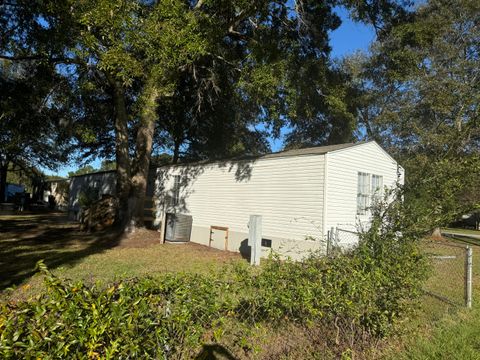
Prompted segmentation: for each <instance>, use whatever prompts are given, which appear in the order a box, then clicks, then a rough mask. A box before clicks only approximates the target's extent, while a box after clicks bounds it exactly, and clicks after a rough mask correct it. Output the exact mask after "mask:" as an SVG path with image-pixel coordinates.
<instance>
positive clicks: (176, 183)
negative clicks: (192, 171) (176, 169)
mask: <svg viewBox="0 0 480 360" xmlns="http://www.w3.org/2000/svg"><path fill="white" fill-rule="evenodd" d="M179 202H180V175H175V176H174V177H173V191H172V205H173V206H176V205H178V203H179Z"/></svg>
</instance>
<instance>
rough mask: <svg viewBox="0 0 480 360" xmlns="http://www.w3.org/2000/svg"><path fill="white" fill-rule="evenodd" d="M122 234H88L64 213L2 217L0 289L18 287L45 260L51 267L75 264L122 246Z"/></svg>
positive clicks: (114, 232)
mask: <svg viewBox="0 0 480 360" xmlns="http://www.w3.org/2000/svg"><path fill="white" fill-rule="evenodd" d="M120 238H121V233H120V232H119V231H117V230H111V229H109V230H105V231H99V232H95V233H86V232H82V231H80V230H79V226H78V224H76V223H71V222H68V221H67V219H66V217H65V216H64V215H63V214H60V213H42V214H34V213H22V214H11V215H0V290H3V289H5V288H8V287H11V286H14V285H18V284H20V283H21V282H23V281H24V280H26V279H27V278H29V277H31V276H32V275H33V274H34V273H35V265H36V263H37V262H38V261H39V260H44V262H45V264H46V265H47V266H48V267H49V268H56V267H58V266H61V265H70V266H71V265H74V264H75V263H77V262H79V261H80V260H81V259H83V258H84V257H87V256H89V255H92V254H95V253H99V252H102V251H104V250H106V249H110V248H112V247H115V246H116V245H118V244H119V242H120Z"/></svg>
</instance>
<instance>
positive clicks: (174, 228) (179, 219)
mask: <svg viewBox="0 0 480 360" xmlns="http://www.w3.org/2000/svg"><path fill="white" fill-rule="evenodd" d="M192 222H193V218H192V216H190V215H183V214H174V213H167V216H166V219H165V241H169V242H188V241H190V233H191V232H192Z"/></svg>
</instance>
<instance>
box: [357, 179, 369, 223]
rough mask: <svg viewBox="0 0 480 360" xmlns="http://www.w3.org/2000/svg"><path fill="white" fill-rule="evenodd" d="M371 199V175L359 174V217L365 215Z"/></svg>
mask: <svg viewBox="0 0 480 360" xmlns="http://www.w3.org/2000/svg"><path fill="white" fill-rule="evenodd" d="M369 198H370V174H367V173H363V172H359V173H358V187H357V215H365V214H366V213H367V208H368V205H369Z"/></svg>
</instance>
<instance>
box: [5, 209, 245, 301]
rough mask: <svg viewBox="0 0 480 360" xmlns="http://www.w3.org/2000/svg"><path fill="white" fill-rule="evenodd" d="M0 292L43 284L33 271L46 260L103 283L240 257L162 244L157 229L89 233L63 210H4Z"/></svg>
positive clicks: (20, 294)
mask: <svg viewBox="0 0 480 360" xmlns="http://www.w3.org/2000/svg"><path fill="white" fill-rule="evenodd" d="M0 230H1V231H0V291H2V290H5V289H7V288H10V287H13V288H14V290H13V291H7V292H5V291H4V296H5V294H6V293H8V297H9V298H10V299H16V298H18V299H23V298H26V297H29V296H31V295H34V294H36V293H38V291H41V289H42V286H43V284H42V279H41V278H40V277H39V276H36V275H35V265H36V263H37V261H39V260H44V262H45V263H46V264H47V266H48V267H49V268H50V269H52V270H53V273H54V274H56V275H58V276H60V277H61V278H68V279H72V280H74V281H77V280H82V281H85V282H88V283H97V282H100V283H105V282H110V281H113V280H115V279H118V278H122V277H140V276H146V275H150V276H157V275H160V274H163V273H165V272H211V271H216V270H217V269H219V268H220V267H221V266H222V265H223V264H225V263H226V262H231V261H241V256H240V255H239V254H236V253H230V252H225V251H220V250H215V249H211V248H208V247H205V246H201V245H196V244H191V243H190V244H178V245H176V244H160V242H159V235H158V232H156V231H150V230H139V231H138V232H136V233H135V234H133V235H131V236H129V237H127V238H126V237H123V236H121V235H120V234H118V233H115V232H106V231H104V232H98V233H92V234H89V233H85V232H81V231H79V230H78V225H77V224H75V223H71V222H68V221H66V219H65V217H64V216H63V215H62V214H55V213H46V214H21V215H18V214H16V215H0Z"/></svg>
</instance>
